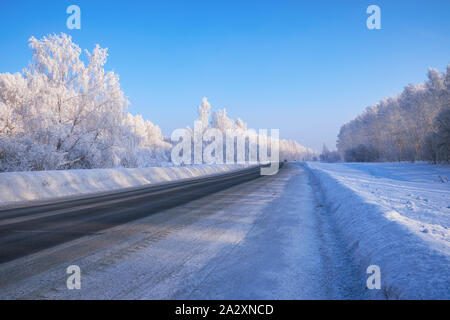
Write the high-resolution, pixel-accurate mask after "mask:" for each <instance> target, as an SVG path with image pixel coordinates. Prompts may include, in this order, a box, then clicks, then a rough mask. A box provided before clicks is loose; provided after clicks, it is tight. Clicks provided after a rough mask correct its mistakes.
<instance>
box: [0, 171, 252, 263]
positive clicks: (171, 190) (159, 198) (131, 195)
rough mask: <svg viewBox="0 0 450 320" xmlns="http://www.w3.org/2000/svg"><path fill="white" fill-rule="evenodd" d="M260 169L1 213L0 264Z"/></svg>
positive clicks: (225, 184)
mask: <svg viewBox="0 0 450 320" xmlns="http://www.w3.org/2000/svg"><path fill="white" fill-rule="evenodd" d="M259 172H260V168H259V167H251V168H247V169H244V170H239V171H236V172H231V173H226V174H221V175H217V176H210V177H204V178H195V179H186V180H185V181H182V182H171V183H163V184H159V185H155V186H147V187H138V188H130V189H127V190H123V191H117V192H111V193H107V194H102V195H96V196H90V197H83V198H76V199H72V200H64V201H57V202H50V203H45V204H41V205H35V206H33V207H25V208H15V209H9V210H0V263H4V262H7V261H11V260H14V259H17V258H19V257H22V256H26V255H28V254H31V253H34V252H37V251H40V250H43V249H46V248H49V247H52V246H55V245H57V244H61V243H64V242H68V241H71V240H74V239H77V238H80V237H83V236H86V235H90V234H95V233H97V232H99V231H101V230H104V229H108V228H111V227H114V226H117V225H120V224H123V223H126V222H129V221H132V220H136V219H139V218H143V217H145V216H147V215H149V214H152V213H155V212H159V211H162V210H165V209H168V208H172V207H175V206H177V205H180V204H183V203H186V202H189V201H192V200H194V199H198V198H200V197H203V196H205V195H207V194H211V193H214V192H217V191H219V190H223V189H226V188H229V187H231V186H233V185H236V184H240V183H243V182H246V181H249V180H252V179H255V178H258V177H259V176H260V174H259Z"/></svg>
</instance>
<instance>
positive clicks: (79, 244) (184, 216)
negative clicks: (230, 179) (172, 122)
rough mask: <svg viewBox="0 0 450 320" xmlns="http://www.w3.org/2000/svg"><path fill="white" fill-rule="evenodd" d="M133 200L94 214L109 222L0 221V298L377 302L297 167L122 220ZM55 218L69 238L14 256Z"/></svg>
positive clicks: (54, 233)
mask: <svg viewBox="0 0 450 320" xmlns="http://www.w3.org/2000/svg"><path fill="white" fill-rule="evenodd" d="M192 189H194V186H192ZM175 196H176V193H174V197H175ZM142 205H144V204H142V203H140V202H139V201H138V200H136V201H135V204H128V205H127V206H123V207H122V206H117V205H116V204H113V203H112V204H111V205H110V206H109V207H108V208H105V209H104V211H101V210H100V216H102V215H109V214H112V213H113V216H115V217H116V218H115V219H116V220H115V222H116V223H114V224H110V223H109V222H108V221H107V222H105V223H101V224H100V225H99V223H98V222H97V221H96V219H95V218H94V219H90V218H89V216H86V217H85V218H84V219H83V220H82V221H73V218H72V216H71V213H70V212H65V213H64V214H60V215H58V214H57V215H56V216H55V217H47V216H45V217H44V216H43V217H41V218H39V219H55V218H56V217H60V218H58V219H61V221H59V222H58V224H53V223H52V224H50V225H48V226H47V228H46V229H39V230H38V229H36V228H34V229H33V230H31V229H30V228H31V226H33V224H31V223H30V221H28V220H27V219H28V216H27V215H26V214H22V215H20V216H17V217H16V216H8V217H2V220H1V223H2V225H1V228H9V229H7V230H8V232H7V234H9V236H4V235H5V232H3V231H2V232H1V233H0V234H1V235H2V240H1V246H2V247H1V252H2V257H3V261H2V262H3V263H1V264H0V288H1V290H0V298H3V299H12V298H25V299H55V298H65V299H86V298H100V299H102V298H104V299H111V298H130V299H135V298H136V299H166V298H172V299H177V298H186V299H197V298H198V299H216V298H217V299H220V298H224V299H225V298H226V299H289V298H292V299H303V298H304V299H313V298H323V299H327V298H370V297H380V298H382V296H378V293H377V292H379V291H377V292H374V291H373V290H371V291H370V292H369V290H367V289H365V286H366V283H365V282H366V274H365V269H364V270H363V269H361V268H360V266H358V265H357V264H356V263H355V262H354V261H353V260H352V257H351V255H350V254H349V252H348V251H347V249H346V246H345V245H344V244H343V243H344V242H343V241H342V238H341V235H340V234H339V232H337V231H336V228H335V226H334V223H333V219H331V217H330V215H329V213H328V211H327V209H326V206H324V199H322V194H321V192H320V190H319V189H318V188H317V185H316V184H315V182H314V180H313V179H312V177H311V176H310V174H309V173H308V171H306V170H305V169H304V168H303V167H302V166H301V165H299V164H287V165H285V166H284V167H283V169H281V170H280V171H279V173H278V174H277V175H274V176H263V177H260V178H259V179H253V180H251V181H247V182H245V183H241V184H239V185H235V186H232V187H230V188H227V189H225V190H222V191H218V192H216V193H213V194H210V195H207V196H204V197H202V198H198V199H196V200H194V201H191V202H188V203H185V204H182V205H179V206H177V207H173V208H169V209H166V210H163V211H160V212H158V213H155V214H152V215H146V216H142V217H140V216H139V215H138V216H136V217H135V218H139V219H135V220H132V221H131V220H127V222H125V221H121V219H120V217H121V215H126V214H127V212H128V211H129V210H131V209H132V208H133V207H135V206H137V207H139V206H142ZM86 206H87V207H89V204H87V205H86ZM83 210H84V209H83ZM86 210H87V209H86ZM102 210H103V209H102ZM90 212H91V213H92V212H97V209H95V210H94V211H92V210H91V211H90ZM95 216H97V215H95ZM64 217H67V218H66V219H67V220H65V219H64ZM8 219H10V220H9V221H8ZM11 219H19V220H20V219H23V220H21V221H19V220H17V221H15V222H14V221H13V220H11ZM123 222H125V223H123ZM10 224H11V225H14V226H15V227H14V228H11V225H10ZM61 224H62V225H68V226H72V227H73V228H74V229H73V230H74V231H73V233H74V236H71V235H70V234H69V237H72V238H71V239H65V240H66V241H64V242H63V243H60V244H57V245H51V246H41V247H40V248H36V249H35V250H31V251H32V252H33V253H31V252H25V253H21V254H20V255H16V254H14V252H13V251H14V250H17V248H19V246H18V245H17V242H16V239H23V240H21V241H25V242H27V241H28V240H26V239H27V237H42V239H44V240H45V239H49V237H50V236H51V237H52V238H53V237H66V235H61V234H60V232H59V230H58V229H57V228H56V227H55V226H58V225H61ZM8 225H10V226H9V227H8ZM25 225H26V226H28V228H20V226H25ZM80 225H83V226H84V227H83V228H79V226H80ZM41 226H44V225H41ZM13 229H14V232H13ZM34 234H35V235H34ZM41 234H43V235H41ZM24 235H25V237H24ZM43 243H46V242H45V241H43ZM28 244H29V245H30V246H33V241H31V242H29V243H28ZM9 247H12V248H13V249H9ZM14 248H15V249H14ZM11 250H12V251H11ZM5 252H6V253H5ZM10 258H14V259H13V260H10ZM70 265H77V266H79V267H80V269H81V289H79V290H76V289H75V290H69V289H67V286H66V280H67V277H68V274H67V273H66V269H67V267H68V266H70Z"/></svg>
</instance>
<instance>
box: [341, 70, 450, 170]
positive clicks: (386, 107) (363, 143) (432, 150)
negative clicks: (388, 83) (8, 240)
mask: <svg viewBox="0 0 450 320" xmlns="http://www.w3.org/2000/svg"><path fill="white" fill-rule="evenodd" d="M449 93H450V65H449V66H448V67H447V70H446V71H445V72H442V73H440V72H439V71H437V70H436V69H431V68H430V69H429V70H428V79H427V81H426V82H424V83H420V84H418V85H411V84H410V85H407V86H406V87H405V88H404V90H403V92H402V93H401V94H399V95H398V96H395V97H391V98H385V99H383V100H381V101H380V102H378V103H377V104H375V105H373V106H371V107H368V108H367V109H366V110H365V111H364V112H363V113H362V114H360V115H358V116H357V117H356V118H355V119H353V120H351V121H350V122H348V123H346V124H344V125H343V126H342V127H341V129H340V132H339V135H338V141H337V149H338V152H339V155H340V156H341V157H342V158H343V160H345V161H347V162H373V161H419V160H425V161H431V162H433V163H449V162H450V94H449Z"/></svg>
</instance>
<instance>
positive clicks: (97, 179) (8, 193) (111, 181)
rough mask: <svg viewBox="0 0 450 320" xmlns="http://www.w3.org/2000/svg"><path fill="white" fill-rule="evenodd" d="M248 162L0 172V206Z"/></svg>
mask: <svg viewBox="0 0 450 320" xmlns="http://www.w3.org/2000/svg"><path fill="white" fill-rule="evenodd" d="M247 166H248V165H238V164H236V165H197V166H187V167H151V168H139V169H81V170H64V171H63V170H59V171H30V172H5V173H0V207H6V206H9V205H15V204H19V203H20V204H21V205H22V204H24V203H26V202H29V201H34V200H48V199H54V198H62V197H70V196H78V195H83V194H88V193H96V192H107V191H113V190H118V189H122V188H129V187H137V186H143V185H146V184H151V183H160V182H169V181H175V180H180V179H187V178H195V177H200V176H206V175H214V174H219V173H226V172H231V171H233V170H238V169H242V168H244V167H247Z"/></svg>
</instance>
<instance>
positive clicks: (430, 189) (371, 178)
mask: <svg viewBox="0 0 450 320" xmlns="http://www.w3.org/2000/svg"><path fill="white" fill-rule="evenodd" d="M307 166H308V167H309V168H310V170H312V171H313V173H314V176H315V177H316V178H317V180H318V181H319V182H320V184H321V189H322V191H323V192H324V194H325V196H326V199H327V205H328V206H329V210H330V212H331V214H332V216H334V220H335V222H336V226H337V228H338V229H339V230H340V231H341V232H342V235H343V238H344V240H345V242H346V243H347V246H348V247H349V248H351V251H352V254H353V256H354V257H355V258H356V259H357V260H358V261H360V263H361V264H363V265H364V264H365V265H377V266H379V267H380V270H381V275H382V276H381V282H382V283H381V287H382V288H381V289H382V291H383V293H384V295H385V296H386V297H388V298H391V299H424V298H425V299H450V183H449V179H448V178H449V177H450V167H449V166H445V165H440V166H438V165H430V164H426V163H340V164H326V163H307Z"/></svg>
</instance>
